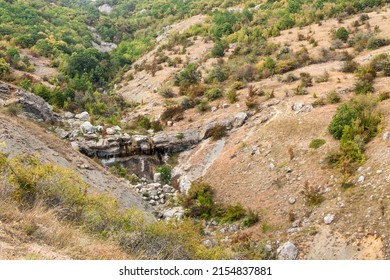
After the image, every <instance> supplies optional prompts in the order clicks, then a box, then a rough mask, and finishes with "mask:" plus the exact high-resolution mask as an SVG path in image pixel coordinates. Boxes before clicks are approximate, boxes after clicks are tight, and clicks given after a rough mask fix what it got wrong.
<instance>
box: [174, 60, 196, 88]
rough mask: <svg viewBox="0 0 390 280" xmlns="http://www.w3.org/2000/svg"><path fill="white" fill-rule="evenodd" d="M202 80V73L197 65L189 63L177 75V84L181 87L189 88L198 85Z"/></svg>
mask: <svg viewBox="0 0 390 280" xmlns="http://www.w3.org/2000/svg"><path fill="white" fill-rule="evenodd" d="M201 78H202V73H201V72H200V71H199V70H198V65H197V64H196V63H189V64H188V65H187V66H186V67H185V68H184V69H183V70H182V71H181V72H180V73H179V74H177V75H176V80H175V83H176V84H177V85H179V86H180V87H184V88H186V87H188V86H190V85H192V84H197V83H199V82H200V80H201Z"/></svg>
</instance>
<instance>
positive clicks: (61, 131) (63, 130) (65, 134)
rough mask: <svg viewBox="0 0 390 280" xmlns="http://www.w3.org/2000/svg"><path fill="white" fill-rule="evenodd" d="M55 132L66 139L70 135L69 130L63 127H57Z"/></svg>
mask: <svg viewBox="0 0 390 280" xmlns="http://www.w3.org/2000/svg"><path fill="white" fill-rule="evenodd" d="M54 132H55V133H56V134H57V135H58V136H59V137H60V138H61V139H65V138H67V137H68V136H69V132H68V131H66V130H65V129H62V128H59V127H57V128H56V129H55V130H54Z"/></svg>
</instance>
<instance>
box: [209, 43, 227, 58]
mask: <svg viewBox="0 0 390 280" xmlns="http://www.w3.org/2000/svg"><path fill="white" fill-rule="evenodd" d="M224 55H225V47H224V45H223V43H222V42H221V41H217V42H216V43H215V45H214V47H213V49H212V50H211V56H212V57H223V56H224Z"/></svg>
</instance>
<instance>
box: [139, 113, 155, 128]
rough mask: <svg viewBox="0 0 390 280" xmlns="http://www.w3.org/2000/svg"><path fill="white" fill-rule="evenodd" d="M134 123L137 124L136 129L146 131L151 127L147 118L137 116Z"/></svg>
mask: <svg viewBox="0 0 390 280" xmlns="http://www.w3.org/2000/svg"><path fill="white" fill-rule="evenodd" d="M136 122H137V127H138V128H142V129H146V130H148V129H150V128H151V127H152V123H151V122H150V119H149V117H148V116H138V117H137V120H136Z"/></svg>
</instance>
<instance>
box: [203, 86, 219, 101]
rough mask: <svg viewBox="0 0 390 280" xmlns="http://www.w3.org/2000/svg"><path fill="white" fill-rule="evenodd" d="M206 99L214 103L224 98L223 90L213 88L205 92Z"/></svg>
mask: <svg viewBox="0 0 390 280" xmlns="http://www.w3.org/2000/svg"><path fill="white" fill-rule="evenodd" d="M205 97H207V99H208V100H210V101H213V100H216V99H218V98H221V97H222V90H221V88H220V87H218V86H213V87H212V88H210V89H209V90H207V91H206V92H205Z"/></svg>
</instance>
